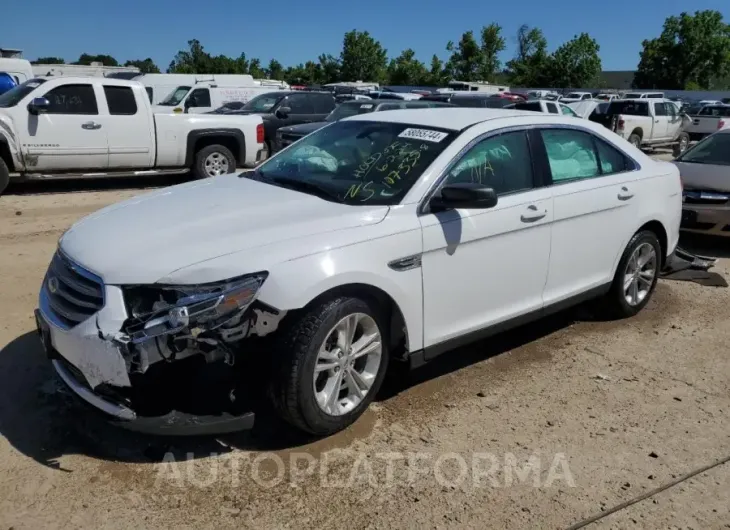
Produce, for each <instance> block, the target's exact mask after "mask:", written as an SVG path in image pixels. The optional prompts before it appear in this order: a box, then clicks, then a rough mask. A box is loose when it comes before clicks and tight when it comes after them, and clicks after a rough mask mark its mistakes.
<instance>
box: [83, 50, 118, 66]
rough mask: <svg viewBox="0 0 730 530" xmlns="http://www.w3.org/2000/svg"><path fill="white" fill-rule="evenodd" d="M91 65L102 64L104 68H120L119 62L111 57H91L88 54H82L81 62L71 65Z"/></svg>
mask: <svg viewBox="0 0 730 530" xmlns="http://www.w3.org/2000/svg"><path fill="white" fill-rule="evenodd" d="M91 63H101V64H103V65H104V66H119V63H118V62H117V60H116V59H115V58H114V57H112V56H111V55H89V54H88V53H82V54H81V56H80V57H79V60H78V61H76V62H75V63H71V64H84V65H87V66H88V65H90V64H91Z"/></svg>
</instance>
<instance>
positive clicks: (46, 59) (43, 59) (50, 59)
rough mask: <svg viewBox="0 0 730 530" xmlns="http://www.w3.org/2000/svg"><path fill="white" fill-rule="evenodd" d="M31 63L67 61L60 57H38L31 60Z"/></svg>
mask: <svg viewBox="0 0 730 530" xmlns="http://www.w3.org/2000/svg"><path fill="white" fill-rule="evenodd" d="M30 64H66V61H64V60H63V59H61V58H60V57H38V59H36V60H35V61H31V62H30Z"/></svg>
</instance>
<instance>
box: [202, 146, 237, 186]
mask: <svg viewBox="0 0 730 530" xmlns="http://www.w3.org/2000/svg"><path fill="white" fill-rule="evenodd" d="M234 171H236V157H235V156H233V153H231V150H230V149H228V148H227V147H226V146H224V145H219V144H214V145H209V146H207V147H203V148H202V149H201V150H200V151H198V152H197V153H196V154H195V165H194V166H193V173H194V177H195V178H198V179H205V178H211V177H218V176H220V175H225V174H228V173H233V172H234Z"/></svg>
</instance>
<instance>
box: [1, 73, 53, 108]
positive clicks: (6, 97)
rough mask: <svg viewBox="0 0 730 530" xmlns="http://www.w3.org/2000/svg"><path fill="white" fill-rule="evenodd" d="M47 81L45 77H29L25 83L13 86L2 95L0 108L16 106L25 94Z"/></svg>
mask: <svg viewBox="0 0 730 530" xmlns="http://www.w3.org/2000/svg"><path fill="white" fill-rule="evenodd" d="M45 82H46V80H45V79H29V80H28V81H26V82H25V83H22V84H20V85H18V86H16V87H14V88H11V89H10V90H8V91H7V92H5V93H4V94H3V95H1V96H0V108H3V109H6V108H8V107H14V106H15V105H17V104H18V103H20V102H21V101H22V100H23V98H24V97H25V96H27V95H28V94H30V93H31V92H33V91H34V90H35V89H36V88H38V87H39V86H41V84H43V83H45Z"/></svg>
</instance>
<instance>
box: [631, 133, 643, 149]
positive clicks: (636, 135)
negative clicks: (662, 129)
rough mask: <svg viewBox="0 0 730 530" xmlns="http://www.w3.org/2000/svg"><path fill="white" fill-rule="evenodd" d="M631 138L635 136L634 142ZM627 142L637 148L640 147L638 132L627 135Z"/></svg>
mask: <svg viewBox="0 0 730 530" xmlns="http://www.w3.org/2000/svg"><path fill="white" fill-rule="evenodd" d="M633 138H636V140H637V141H636V142H632V141H631V140H632V139H633ZM629 143H630V144H631V145H633V146H634V147H636V148H637V149H639V148H640V147H641V137H640V136H639V135H638V134H632V135H630V136H629Z"/></svg>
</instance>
